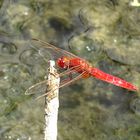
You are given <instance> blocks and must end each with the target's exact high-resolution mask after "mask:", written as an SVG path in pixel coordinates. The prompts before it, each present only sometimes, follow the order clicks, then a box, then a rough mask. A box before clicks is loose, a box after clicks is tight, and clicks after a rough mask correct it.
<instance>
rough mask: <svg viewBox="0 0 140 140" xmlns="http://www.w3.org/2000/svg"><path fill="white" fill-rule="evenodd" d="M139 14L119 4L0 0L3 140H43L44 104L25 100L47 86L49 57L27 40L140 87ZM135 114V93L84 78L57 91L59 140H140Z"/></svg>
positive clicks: (0, 135)
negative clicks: (34, 90) (55, 48)
mask: <svg viewBox="0 0 140 140" xmlns="http://www.w3.org/2000/svg"><path fill="white" fill-rule="evenodd" d="M139 10H140V9H139V8H138V7H132V6H130V5H129V1H124V0H120V1H108V0H103V1H98V2H97V1H95V0H93V1H91V0H87V1H82V0H78V1H63V0H59V1H58V0H54V1H49V0H41V1H36V0H20V1H17V0H5V1H1V2H0V106H1V107H0V139H2V140H15V139H16V140H38V139H42V138H43V129H44V118H43V117H44V99H41V100H38V101H35V100H34V98H35V97H37V96H38V95H37V94H36V95H35V96H27V95H25V94H24V93H25V91H26V89H27V88H28V87H30V86H31V85H33V84H35V83H37V82H40V81H42V80H44V78H45V76H46V74H47V68H48V63H47V61H48V60H49V58H50V55H49V54H48V53H47V51H45V52H43V57H42V56H41V55H40V54H39V52H40V53H42V50H41V51H39V50H36V49H34V48H33V47H32V46H31V42H30V39H31V38H39V39H42V40H44V41H47V42H50V43H52V44H54V45H56V46H59V47H60V48H63V49H66V50H69V51H71V52H73V53H74V54H76V55H78V56H80V57H83V58H85V59H87V60H88V61H89V62H90V63H91V64H93V66H95V67H99V68H100V69H102V70H104V71H105V72H108V73H111V74H114V75H116V76H119V77H121V78H123V79H126V80H127V81H129V82H132V83H134V84H135V85H138V86H139V83H140V80H139V79H140V67H139V63H140V55H139V50H140V49H139V44H140V39H139V36H140V27H139V26H140V24H139ZM38 49H39V46H38ZM139 112H140V111H139V92H138V93H135V92H130V91H127V90H124V89H122V88H119V87H116V86H113V85H110V84H108V83H105V82H102V81H99V80H96V79H94V78H91V79H83V80H80V81H77V82H76V83H74V84H73V85H70V86H69V87H66V88H65V87H64V88H63V89H61V90H60V108H59V120H58V139H67V140H71V139H72V140H77V139H81V140H87V139H89V140H112V139H113V140H118V139H120V140H125V139H127V140H132V139H133V140H138V139H140V131H139V130H140V128H139V123H140V120H139V115H140V113H139Z"/></svg>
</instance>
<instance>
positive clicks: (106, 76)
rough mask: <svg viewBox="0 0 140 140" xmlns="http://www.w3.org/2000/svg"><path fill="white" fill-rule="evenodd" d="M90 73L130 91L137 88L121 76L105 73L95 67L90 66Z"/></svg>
mask: <svg viewBox="0 0 140 140" xmlns="http://www.w3.org/2000/svg"><path fill="white" fill-rule="evenodd" d="M90 73H91V75H92V76H94V77H96V78H98V79H100V80H103V81H106V82H108V83H111V84H113V85H116V86H119V87H123V88H126V89H129V90H132V91H136V90H138V88H137V87H136V86H134V85H132V84H131V83H129V82H127V81H125V80H123V79H121V78H118V77H116V76H113V75H110V74H107V73H105V72H103V71H101V70H99V69H97V68H92V69H91V71H90Z"/></svg>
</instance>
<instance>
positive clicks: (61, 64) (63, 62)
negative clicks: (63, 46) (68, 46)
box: [57, 57, 67, 69]
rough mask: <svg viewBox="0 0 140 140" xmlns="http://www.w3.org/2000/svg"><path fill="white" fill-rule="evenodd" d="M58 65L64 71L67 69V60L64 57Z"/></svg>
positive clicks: (58, 61) (59, 60)
mask: <svg viewBox="0 0 140 140" xmlns="http://www.w3.org/2000/svg"><path fill="white" fill-rule="evenodd" d="M57 65H58V66H59V67H61V68H63V69H64V68H67V66H66V62H65V59H64V58H63V57H62V58H59V59H58V60H57Z"/></svg>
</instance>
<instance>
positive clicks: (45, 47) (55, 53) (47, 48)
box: [31, 38, 78, 60]
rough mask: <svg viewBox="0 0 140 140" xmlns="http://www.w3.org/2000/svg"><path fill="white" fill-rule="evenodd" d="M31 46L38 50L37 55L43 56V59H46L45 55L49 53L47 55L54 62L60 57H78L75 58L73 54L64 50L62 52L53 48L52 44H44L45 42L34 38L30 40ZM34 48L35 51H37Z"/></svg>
mask: <svg viewBox="0 0 140 140" xmlns="http://www.w3.org/2000/svg"><path fill="white" fill-rule="evenodd" d="M31 45H32V47H34V48H36V47H37V48H38V47H39V48H38V50H39V53H40V54H41V55H43V57H47V56H45V55H46V54H48V52H49V53H50V54H49V55H50V56H51V57H52V58H53V59H54V60H55V59H57V58H60V57H62V56H69V57H72V58H73V57H74V58H75V57H77V58H78V56H76V55H74V54H72V53H70V52H68V51H66V50H63V49H61V48H57V47H55V46H54V45H52V44H49V43H47V42H45V41H42V40H40V39H36V38H33V39H32V40H31ZM37 48H36V49H37Z"/></svg>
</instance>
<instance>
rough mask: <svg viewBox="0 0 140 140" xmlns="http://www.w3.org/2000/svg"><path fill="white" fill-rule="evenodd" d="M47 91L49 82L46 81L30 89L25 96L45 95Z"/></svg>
mask: <svg viewBox="0 0 140 140" xmlns="http://www.w3.org/2000/svg"><path fill="white" fill-rule="evenodd" d="M46 89H47V80H44V81H41V82H39V83H37V84H34V85H32V86H31V87H29V88H28V89H27V90H26V91H25V95H31V94H43V93H45V92H46Z"/></svg>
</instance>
